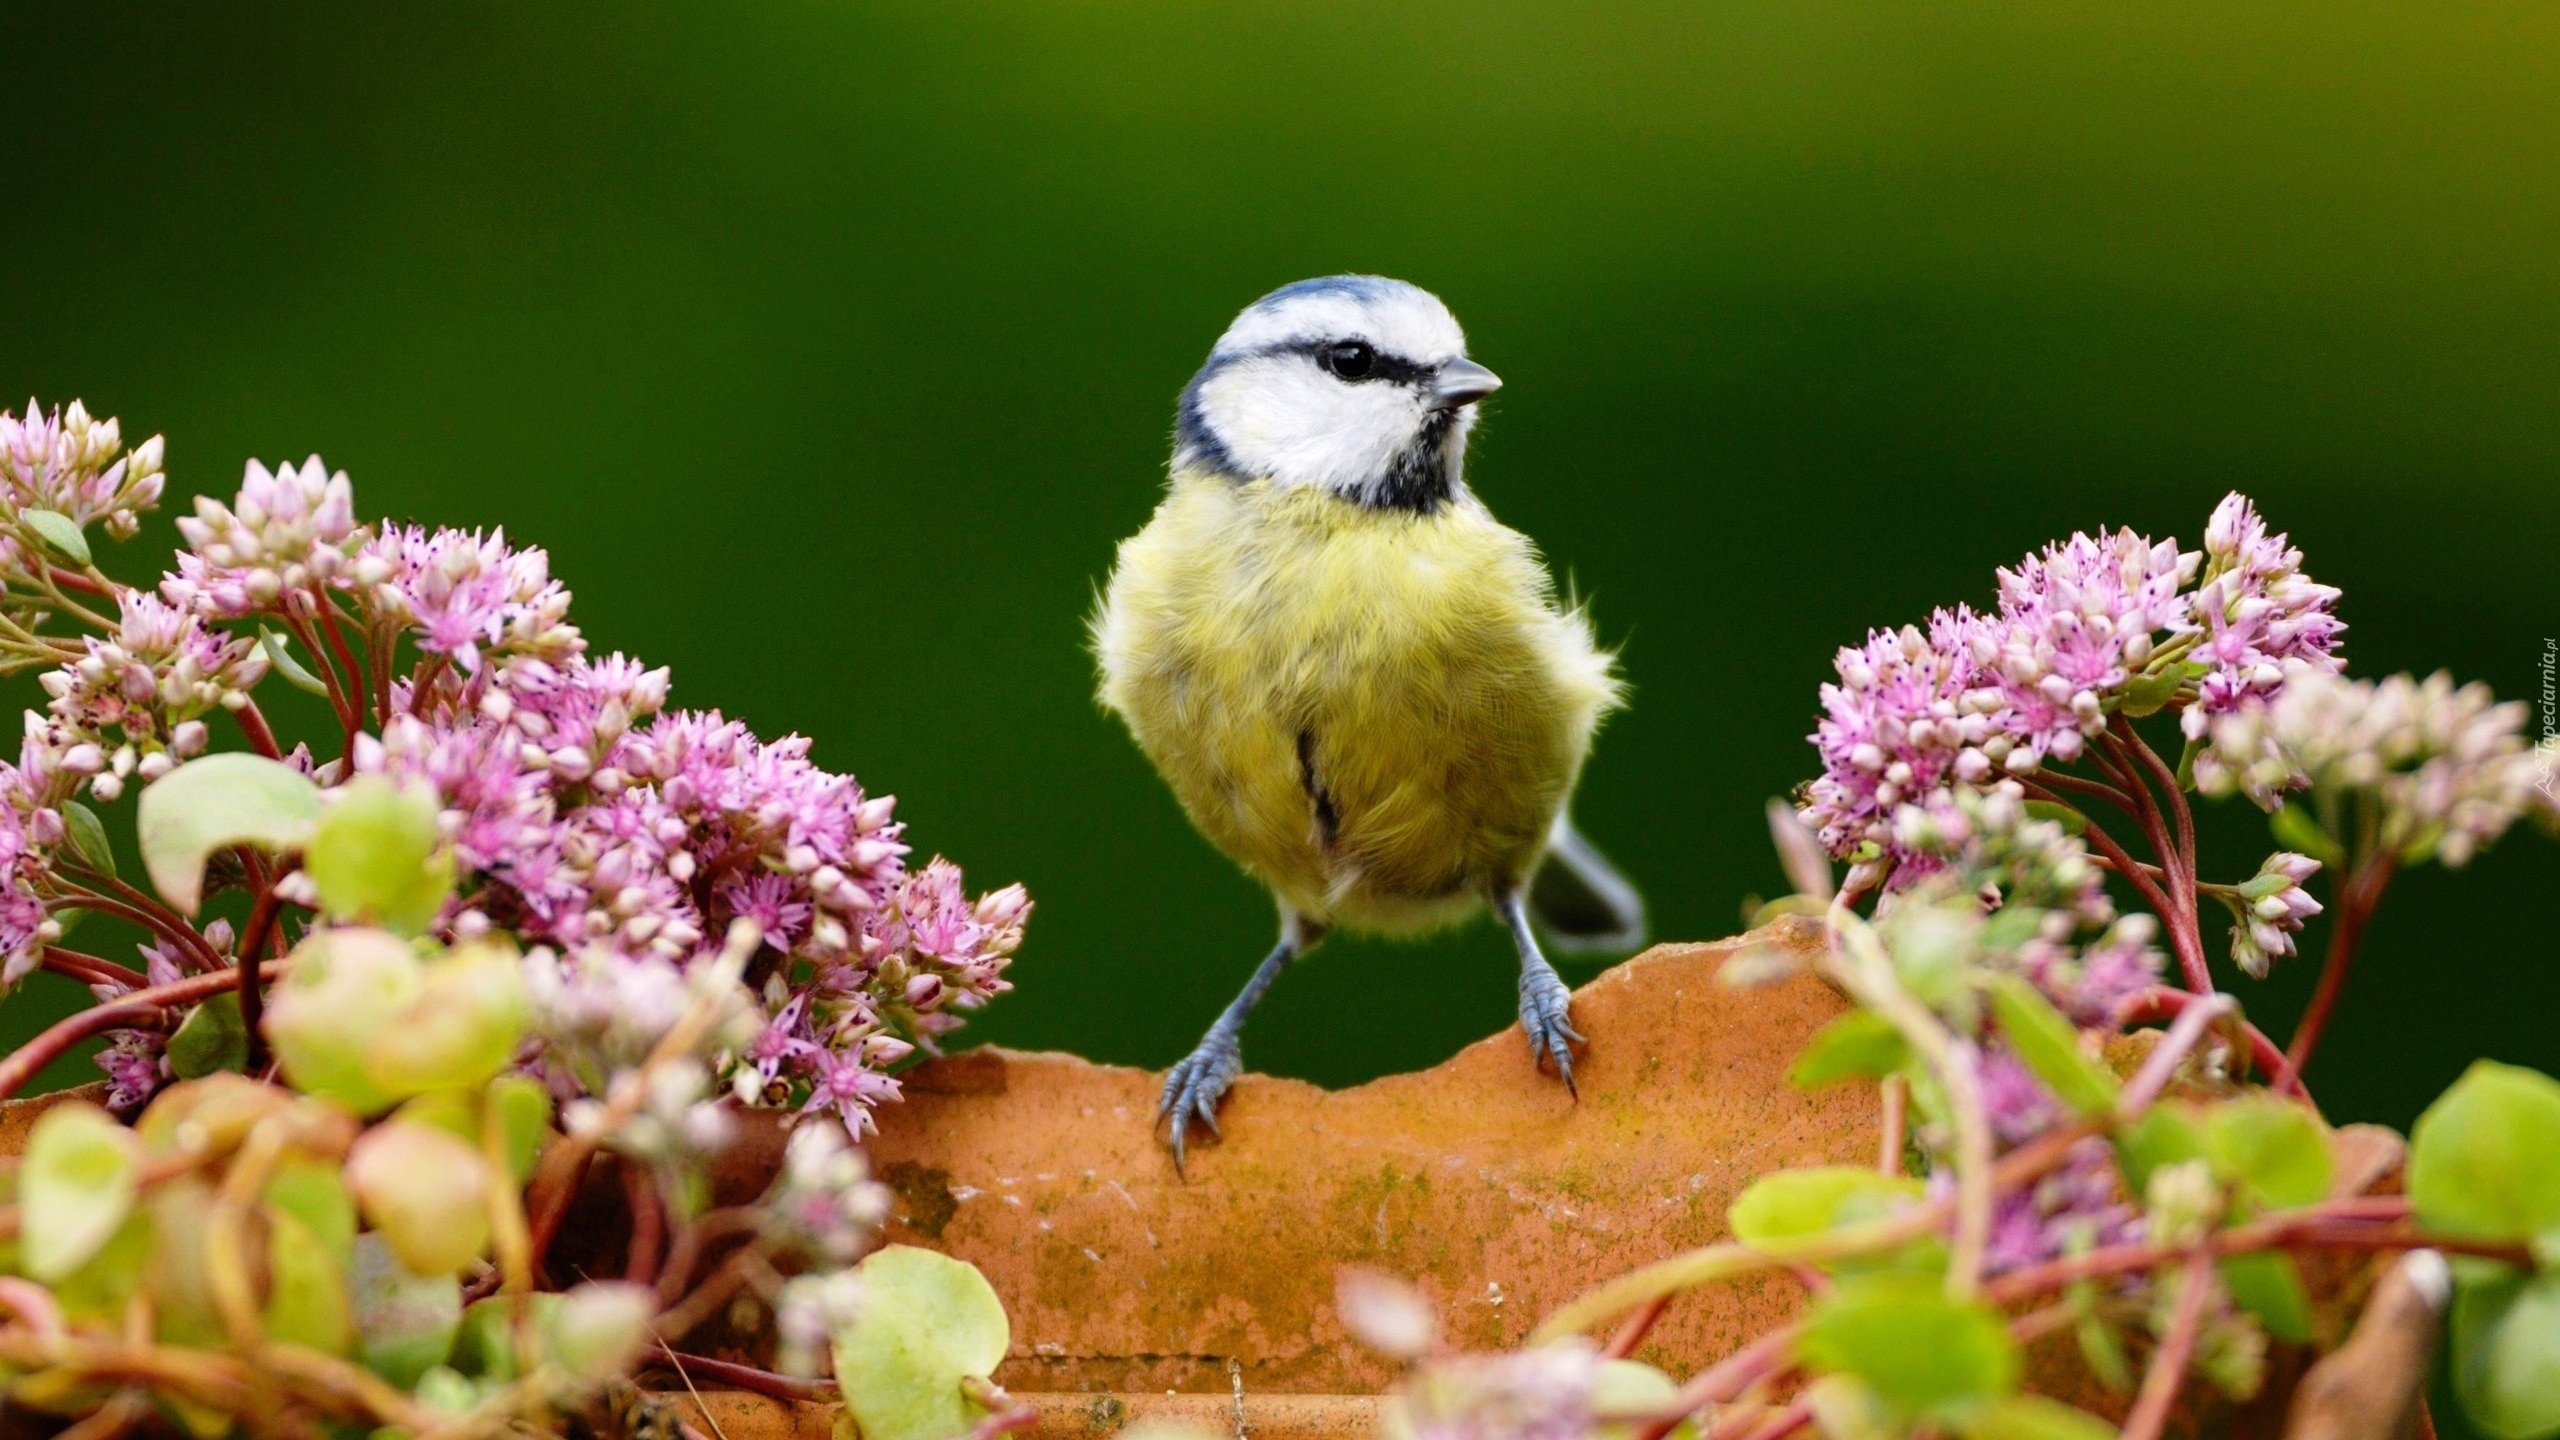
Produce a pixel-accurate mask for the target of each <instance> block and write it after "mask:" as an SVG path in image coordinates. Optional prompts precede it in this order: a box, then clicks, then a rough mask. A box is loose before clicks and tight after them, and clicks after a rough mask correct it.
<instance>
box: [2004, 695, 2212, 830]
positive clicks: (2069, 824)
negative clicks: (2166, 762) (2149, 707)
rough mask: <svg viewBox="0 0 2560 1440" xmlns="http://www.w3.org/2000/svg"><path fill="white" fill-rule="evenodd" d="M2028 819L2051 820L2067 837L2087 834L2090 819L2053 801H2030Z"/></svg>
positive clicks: (2073, 807) (2075, 809) (2069, 807)
mask: <svg viewBox="0 0 2560 1440" xmlns="http://www.w3.org/2000/svg"><path fill="white" fill-rule="evenodd" d="M2172 688H2175V687H2172ZM2145 713H2148V712H2145ZM2027 818H2028V819H2031V820H2050V821H2052V822H2053V823H2054V824H2056V825H2059V826H2061V827H2062V831H2063V833H2064V834H2066V835H2081V834H2086V833H2087V832H2088V829H2089V817H2088V816H2086V815H2083V814H2081V813H2080V810H2079V807H2077V806H2073V805H2064V804H2060V803H2058V802H2056V801H2052V800H2030V801H2028V802H2027Z"/></svg>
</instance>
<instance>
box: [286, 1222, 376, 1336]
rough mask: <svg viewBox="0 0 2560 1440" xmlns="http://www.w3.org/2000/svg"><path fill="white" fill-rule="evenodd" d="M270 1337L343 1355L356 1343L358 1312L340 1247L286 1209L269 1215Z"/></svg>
mask: <svg viewBox="0 0 2560 1440" xmlns="http://www.w3.org/2000/svg"><path fill="white" fill-rule="evenodd" d="M264 1320H265V1329H266V1333H267V1337H268V1338H269V1339H272V1340H281V1341H284V1342H285V1343H287V1344H291V1345H302V1346H307V1347H309V1348H311V1349H313V1350H319V1351H323V1352H325V1353H327V1354H331V1355H344V1354H346V1353H347V1352H348V1351H349V1350H351V1349H352V1348H353V1347H354V1345H355V1312H354V1308H353V1306H352V1304H351V1303H350V1301H349V1300H348V1297H347V1277H346V1272H345V1270H344V1269H343V1268H342V1266H341V1263H340V1261H339V1260H338V1258H337V1247H335V1246H333V1245H331V1244H329V1243H328V1242H326V1241H324V1240H323V1239H322V1238H321V1237H320V1236H319V1235H318V1234H317V1233H316V1232H314V1231H313V1229H312V1228H311V1227H310V1226H309V1225H306V1224H304V1223H303V1222H302V1221H300V1220H298V1219H296V1218H294V1217H293V1216H292V1215H290V1214H288V1213H285V1212H283V1211H270V1212H269V1214H268V1216H267V1304H266V1310H265V1315H264Z"/></svg>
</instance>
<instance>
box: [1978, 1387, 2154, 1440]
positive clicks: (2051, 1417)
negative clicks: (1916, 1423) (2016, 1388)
mask: <svg viewBox="0 0 2560 1440" xmlns="http://www.w3.org/2000/svg"><path fill="white" fill-rule="evenodd" d="M1961 1429H1962V1433H1963V1435H1964V1437H1965V1440H2115V1434H2116V1427H2114V1426H2113V1425H2110V1424H2108V1423H2107V1422H2106V1421H2104V1420H2101V1419H2099V1418H2098V1417H2097V1416H2095V1415H2092V1414H2090V1413H2089V1412H2088V1411H2086V1410H2082V1409H2080V1408H2078V1407H2077V1406H2072V1405H2065V1404H2063V1403H2062V1402H2061V1401H2059V1400H2048V1399H2046V1398H2045V1397H2043V1396H2042V1395H2012V1396H2010V1397H2009V1398H2008V1399H2006V1400H2003V1401H2001V1402H2000V1403H1999V1404H1997V1405H1991V1406H1986V1407H1985V1408H1984V1409H1983V1410H1982V1411H1981V1413H1979V1414H1977V1415H1975V1416H1974V1417H1973V1418H1972V1419H1970V1420H1967V1421H1966V1422H1965V1423H1964V1425H1963V1426H1962V1427H1961Z"/></svg>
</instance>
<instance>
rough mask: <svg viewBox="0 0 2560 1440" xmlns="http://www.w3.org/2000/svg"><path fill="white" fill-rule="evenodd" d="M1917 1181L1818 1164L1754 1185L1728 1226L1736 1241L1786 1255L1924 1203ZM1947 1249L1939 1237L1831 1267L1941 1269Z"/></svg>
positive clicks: (1735, 1207)
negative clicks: (1793, 1248)
mask: <svg viewBox="0 0 2560 1440" xmlns="http://www.w3.org/2000/svg"><path fill="white" fill-rule="evenodd" d="M1921 1191H1922V1186H1921V1183H1920V1182H1919V1181H1918V1180H1914V1179H1910V1178H1907V1177H1904V1176H1900V1175H1885V1174H1881V1173H1879V1172H1877V1171H1876V1170H1873V1169H1871V1168H1868V1167H1866V1166H1860V1165H1819V1166H1813V1167H1809V1168H1806V1169H1802V1170H1780V1171H1778V1172H1776V1173H1775V1174H1770V1175H1763V1176H1761V1177H1760V1178H1759V1179H1757V1180H1754V1181H1752V1182H1751V1184H1750V1185H1749V1186H1748V1187H1746V1188H1745V1189H1744V1190H1743V1192H1742V1193H1741V1194H1740V1195H1737V1196H1735V1197H1734V1201H1733V1208H1732V1209H1731V1210H1730V1211H1728V1212H1727V1215H1726V1218H1727V1222H1728V1223H1729V1224H1730V1225H1731V1227H1732V1230H1733V1238H1734V1239H1736V1240H1739V1241H1741V1242H1742V1243H1743V1244H1745V1245H1751V1246H1756V1247H1759V1248H1762V1249H1766V1250H1770V1251H1773V1252H1784V1251H1785V1250H1786V1249H1788V1247H1789V1246H1790V1245H1792V1244H1794V1243H1795V1242H1799V1241H1803V1240H1808V1239H1811V1238H1812V1237H1814V1236H1817V1235H1821V1234H1823V1233H1825V1232H1827V1231H1831V1230H1836V1229H1839V1228H1841V1227H1843V1226H1848V1225H1856V1224H1859V1223H1861V1222H1863V1221H1868V1220H1876V1219H1881V1218H1883V1217H1884V1216H1886V1215H1889V1214H1891V1213H1892V1212H1893V1211H1895V1210H1896V1209H1899V1208H1900V1207H1901V1206H1903V1205H1904V1204H1907V1203H1909V1202H1910V1201H1913V1200H1917V1199H1919V1198H1920V1195H1921ZM1944 1257H1945V1246H1944V1245H1943V1244H1942V1243H1941V1242H1939V1241H1938V1240H1937V1238H1936V1237H1934V1236H1931V1237H1925V1238H1923V1239H1921V1240H1917V1241H1914V1242H1913V1243H1911V1244H1909V1245H1906V1246H1902V1247H1899V1248H1898V1249H1896V1250H1895V1251H1893V1252H1891V1253H1889V1254H1885V1255H1880V1256H1862V1257H1859V1259H1858V1260H1857V1261H1856V1262H1844V1263H1842V1264H1839V1265H1837V1266H1834V1267H1831V1268H1839V1269H1843V1270H1854V1269H1872V1268H1875V1267H1876V1266H1878V1265H1905V1266H1912V1267H1916V1268H1921V1269H1934V1268H1936V1267H1937V1266H1938V1265H1940V1264H1942V1263H1943V1261H1944Z"/></svg>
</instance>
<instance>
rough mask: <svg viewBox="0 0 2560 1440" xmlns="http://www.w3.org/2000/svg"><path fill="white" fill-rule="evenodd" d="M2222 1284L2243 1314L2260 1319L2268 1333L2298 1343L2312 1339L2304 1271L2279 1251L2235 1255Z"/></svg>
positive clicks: (2225, 1268)
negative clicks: (2303, 1283)
mask: <svg viewBox="0 0 2560 1440" xmlns="http://www.w3.org/2000/svg"><path fill="white" fill-rule="evenodd" d="M2221 1268H2222V1283H2223V1285H2224V1286H2225V1287H2226V1288H2228V1289H2229V1290H2230V1291H2231V1298H2232V1300H2233V1302H2234V1303H2236V1304H2238V1305H2239V1307H2240V1308H2241V1309H2243V1310H2246V1311H2248V1312H2249V1313H2250V1314H2252V1315H2255V1316H2257V1317H2258V1322H2259V1323H2260V1324H2262V1325H2264V1326H2266V1327H2267V1333H2268V1334H2270V1335H2273V1336H2274V1337H2276V1338H2277V1339H2279V1340H2291V1341H2294V1342H2296V1343H2297V1344H2299V1343H2305V1342H2308V1341H2309V1340H2310V1339H2311V1296H2310V1294H2309V1292H2307V1291H2305V1290H2304V1289H2303V1287H2302V1271H2301V1270H2300V1269H2299V1268H2297V1267H2296V1266H2295V1265H2294V1263H2293V1257H2292V1256H2290V1255H2287V1254H2285V1253H2284V1252H2283V1251H2280V1250H2261V1251H2258V1252H2256V1253H2254V1254H2248V1255H2234V1256H2232V1257H2231V1258H2230V1259H2228V1260H2225V1261H2223V1262H2222V1266H2221Z"/></svg>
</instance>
